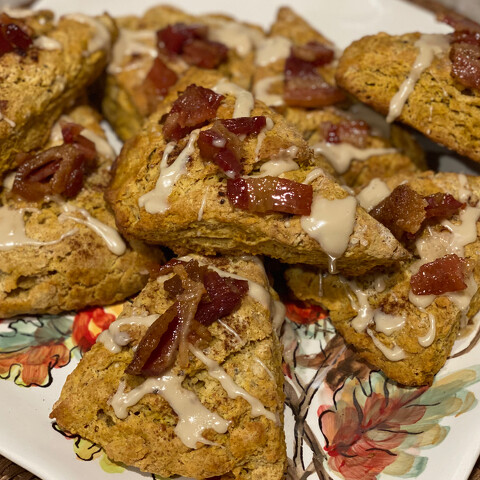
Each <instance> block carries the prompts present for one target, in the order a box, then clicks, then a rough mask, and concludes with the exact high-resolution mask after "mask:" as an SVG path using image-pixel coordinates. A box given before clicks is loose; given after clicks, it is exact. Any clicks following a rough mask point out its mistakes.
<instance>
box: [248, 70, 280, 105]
mask: <svg viewBox="0 0 480 480" xmlns="http://www.w3.org/2000/svg"><path fill="white" fill-rule="evenodd" d="M283 80H284V76H283V75H274V76H272V77H265V78H262V79H261V80H259V81H258V82H257V83H256V84H255V85H254V87H253V94H254V95H255V98H257V99H258V100H260V101H262V102H263V103H265V104H267V105H268V106H269V107H280V106H281V105H283V103H284V102H283V97H282V96H281V95H278V94H277V93H269V90H270V87H271V86H272V85H273V84H274V83H277V82H283Z"/></svg>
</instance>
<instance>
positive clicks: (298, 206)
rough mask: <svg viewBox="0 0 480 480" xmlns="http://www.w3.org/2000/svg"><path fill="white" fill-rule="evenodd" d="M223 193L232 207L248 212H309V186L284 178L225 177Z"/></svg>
mask: <svg viewBox="0 0 480 480" xmlns="http://www.w3.org/2000/svg"><path fill="white" fill-rule="evenodd" d="M227 195H228V198H229V200H230V202H231V203H232V204H233V205H234V206H235V207H237V208H240V209H242V210H248V211H250V212H260V213H266V212H282V213H291V214H294V215H310V211H311V208H312V200H313V188H312V186H311V185H305V184H303V183H299V182H295V181H293V180H287V179H286V178H278V177H270V176H266V177H262V178H236V179H234V180H231V179H228V180H227Z"/></svg>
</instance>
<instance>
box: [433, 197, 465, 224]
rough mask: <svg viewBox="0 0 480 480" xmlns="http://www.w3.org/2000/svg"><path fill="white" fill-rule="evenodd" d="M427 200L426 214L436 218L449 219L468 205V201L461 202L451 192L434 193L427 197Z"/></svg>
mask: <svg viewBox="0 0 480 480" xmlns="http://www.w3.org/2000/svg"><path fill="white" fill-rule="evenodd" d="M425 200H426V201H427V204H428V205H427V206H426V207H425V216H426V218H429V219H435V220H443V219H447V220H448V219H450V218H452V217H453V215H455V214H456V213H458V211H459V210H460V209H461V208H465V206H466V203H462V202H459V201H458V200H457V199H456V198H455V197H454V196H452V195H450V194H449V193H434V194H433V195H429V196H428V197H425Z"/></svg>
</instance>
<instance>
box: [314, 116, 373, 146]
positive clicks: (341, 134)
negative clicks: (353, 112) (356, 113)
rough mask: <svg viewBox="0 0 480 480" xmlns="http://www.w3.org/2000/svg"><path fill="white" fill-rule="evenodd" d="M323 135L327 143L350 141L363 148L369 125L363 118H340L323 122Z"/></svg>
mask: <svg viewBox="0 0 480 480" xmlns="http://www.w3.org/2000/svg"><path fill="white" fill-rule="evenodd" d="M321 128H322V130H323V136H324V138H325V141H326V142H328V143H342V142H346V143H350V144H351V145H354V146H355V147H358V148H365V146H366V141H367V137H368V135H369V134H370V127H369V125H368V124H367V123H366V122H364V121H363V120H342V121H341V122H339V123H331V122H323V123H322V124H321Z"/></svg>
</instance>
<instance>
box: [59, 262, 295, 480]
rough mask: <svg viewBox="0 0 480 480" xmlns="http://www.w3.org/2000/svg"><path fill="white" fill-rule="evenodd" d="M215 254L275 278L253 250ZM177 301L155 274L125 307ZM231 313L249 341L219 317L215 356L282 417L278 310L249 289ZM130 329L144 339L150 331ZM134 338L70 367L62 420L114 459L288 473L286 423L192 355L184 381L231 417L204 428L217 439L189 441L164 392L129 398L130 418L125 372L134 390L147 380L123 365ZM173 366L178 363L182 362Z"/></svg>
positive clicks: (251, 474) (131, 310)
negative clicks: (122, 398) (121, 391)
mask: <svg viewBox="0 0 480 480" xmlns="http://www.w3.org/2000/svg"><path fill="white" fill-rule="evenodd" d="M196 258H198V257H196ZM204 260H205V259H204ZM207 261H208V262H210V260H207ZM213 262H214V264H216V265H217V267H218V268H221V269H223V270H227V271H230V272H232V273H236V274H238V275H241V276H243V277H245V278H249V279H252V280H253V281H255V282H258V283H260V284H261V285H263V287H265V288H268V284H267V281H266V277H265V275H264V273H262V269H261V268H260V267H259V265H258V264H256V263H254V262H252V261H251V260H246V259H238V258H237V259H235V258H222V259H219V260H214V261H213ZM159 287H160V288H159ZM171 303H172V301H171V300H167V299H166V295H165V292H164V290H163V288H161V283H158V282H157V281H156V280H154V281H151V282H150V283H149V284H148V285H147V286H146V287H145V289H144V290H143V291H142V292H141V293H140V295H139V296H138V297H137V298H136V299H135V301H134V302H133V304H131V305H128V306H126V307H125V309H124V312H123V314H122V316H129V315H132V314H133V315H140V316H143V315H147V314H152V313H161V312H163V311H164V310H165V309H166V308H167V307H168V306H169V305H170V304H171ZM222 322H224V323H225V324H227V325H228V326H229V327H230V328H232V329H233V330H234V331H235V332H236V333H237V334H238V335H239V336H240V337H241V339H242V341H241V342H238V341H237V340H235V337H233V336H232V334H231V333H229V331H228V330H226V329H225V328H223V327H222V326H221V325H220V324H219V323H218V322H214V323H213V324H212V325H211V326H210V327H209V330H210V332H211V333H212V335H213V340H212V343H211V344H210V346H209V348H208V357H209V358H212V359H214V360H215V361H217V362H218V363H220V364H221V365H222V367H223V368H224V369H225V370H226V372H227V373H228V374H229V375H230V376H231V377H232V378H233V379H234V381H235V383H237V385H239V386H241V387H243V388H244V389H245V390H246V391H247V392H249V393H250V394H251V395H253V396H254V397H256V398H258V399H259V400H260V401H261V402H262V403H263V404H264V405H265V407H266V408H267V409H268V410H269V411H271V412H273V413H274V414H276V415H278V416H279V418H283V401H284V394H283V374H282V371H281V349H280V345H279V342H278V339H277V338H276V335H275V333H274V332H273V331H272V324H271V320H270V314H269V311H268V310H267V309H266V308H265V307H263V306H262V305H260V304H259V303H257V302H256V301H254V300H253V299H252V297H250V296H247V297H245V299H244V300H243V301H242V305H241V307H240V309H239V310H237V311H236V312H234V313H233V314H231V315H229V316H227V317H224V318H223V319H222ZM133 328H137V327H133ZM143 331H144V330H143ZM129 332H130V333H131V335H132V337H131V338H134V340H133V344H136V343H137V342H138V338H140V337H141V335H142V333H140V332H138V331H137V332H136V333H135V332H134V331H133V330H130V331H129ZM131 346H132V345H130V347H128V348H124V349H123V351H122V352H121V353H118V354H112V353H110V352H109V351H108V350H107V349H106V348H104V347H103V345H101V344H97V345H95V346H94V347H93V349H92V350H91V351H90V352H88V353H87V354H86V355H85V356H84V358H83V359H82V361H81V362H80V364H79V366H78V367H77V369H76V370H75V371H74V372H73V373H72V374H71V375H70V376H69V377H68V379H67V382H66V384H65V387H64V389H63V391H62V394H61V397H60V399H59V401H58V402H57V403H56V404H55V406H54V409H53V412H52V414H51V416H52V417H55V418H56V419H57V422H58V424H59V425H60V426H61V427H62V428H64V429H66V430H68V431H69V432H71V433H79V434H81V435H82V436H83V437H86V438H88V439H90V440H91V441H93V442H95V443H99V444H100V445H101V446H102V447H103V448H104V449H105V451H106V453H107V455H108V456H109V457H110V458H111V459H112V460H115V461H120V462H123V463H126V464H127V465H133V466H136V467H138V468H140V469H141V470H144V471H148V472H154V473H158V474H160V475H163V476H167V477H170V476H171V475H174V474H179V475H184V476H188V477H194V478H199V479H203V478H209V477H213V476H216V475H219V476H222V478H235V479H242V480H260V479H268V480H280V479H281V478H283V474H284V469H285V463H286V454H285V444H284V434H283V428H282V426H281V424H276V423H275V422H273V421H272V420H270V419H267V418H266V417H265V416H259V417H252V416H251V407H250V405H249V404H248V403H247V402H246V401H245V400H243V399H242V398H237V399H231V398H229V397H228V396H227V394H226V391H225V390H224V389H223V388H222V387H221V385H220V384H219V382H218V381H217V380H215V379H213V377H211V376H210V375H209V374H208V372H207V370H206V369H205V366H204V365H203V363H201V362H200V361H199V360H198V359H195V357H193V356H192V355H191V356H190V362H189V366H188V368H186V369H184V370H183V371H184V373H185V374H186V379H185V380H184V382H183V387H184V388H187V389H188V390H191V391H193V392H194V393H195V394H196V395H197V397H198V398H199V400H200V401H201V402H202V404H203V405H204V406H206V407H207V408H208V409H209V410H211V411H214V412H216V413H217V414H219V415H220V416H222V417H223V418H224V419H225V420H227V421H229V422H230V423H229V427H228V432H227V433H226V434H218V433H215V432H214V431H213V430H210V431H205V432H204V436H205V438H208V439H209V440H211V441H213V442H215V444H216V445H211V446H209V445H205V444H200V443H197V447H198V448H197V449H190V448H188V447H186V446H185V445H184V444H183V443H182V441H181V440H180V439H179V438H178V437H177V436H176V435H175V433H174V428H175V425H176V423H177V416H176V414H175V412H174V411H173V410H172V408H171V407H170V405H169V404H168V403H167V402H166V401H165V400H164V399H163V398H162V397H161V396H160V395H155V394H148V395H146V396H144V397H143V398H142V399H141V400H140V401H139V402H138V403H137V404H136V405H134V406H132V407H130V408H129V415H128V417H127V418H126V419H125V420H120V419H118V418H117V417H116V415H115V413H114V411H113V409H112V407H111V405H110V404H109V399H110V398H111V396H112V395H113V394H114V393H115V392H116V390H117V388H118V385H119V382H120V380H121V379H124V380H125V381H126V384H127V390H129V389H130V388H134V387H135V386H138V385H139V384H140V383H142V381H143V380H144V379H143V378H142V377H135V376H132V375H126V374H124V370H125V367H126V365H128V363H129V362H130V361H131V359H132V355H133V352H132V349H131ZM257 358H258V359H259V360H261V362H262V363H263V364H264V365H265V367H266V368H267V369H268V370H266V369H265V368H263V367H262V366H261V364H259V363H258V361H257V360H256V359H257ZM173 368H174V371H175V372H177V371H178V369H179V367H178V366H175V367H173Z"/></svg>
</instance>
